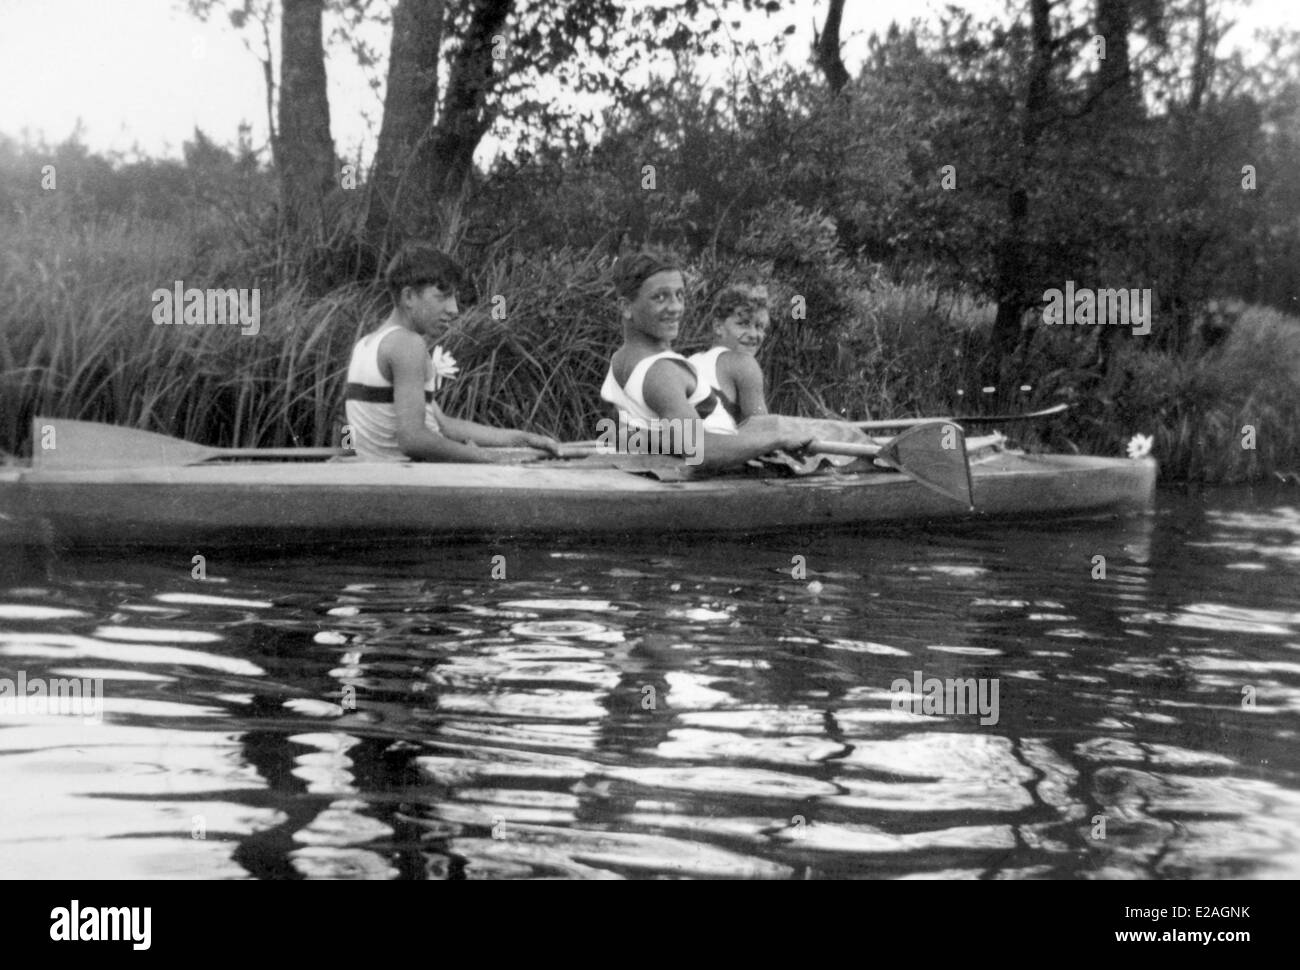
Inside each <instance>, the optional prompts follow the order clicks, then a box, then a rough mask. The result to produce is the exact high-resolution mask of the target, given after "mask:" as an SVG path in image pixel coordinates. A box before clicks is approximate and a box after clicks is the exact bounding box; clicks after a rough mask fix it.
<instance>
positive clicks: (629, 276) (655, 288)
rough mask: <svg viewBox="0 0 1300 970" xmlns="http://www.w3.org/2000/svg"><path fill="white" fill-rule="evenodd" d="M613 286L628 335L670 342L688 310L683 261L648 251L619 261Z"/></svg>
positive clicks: (656, 251) (659, 251)
mask: <svg viewBox="0 0 1300 970" xmlns="http://www.w3.org/2000/svg"><path fill="white" fill-rule="evenodd" d="M614 285H615V287H616V288H617V290H618V305H619V312H620V315H621V316H622V319H623V327H624V330H625V332H626V331H627V329H628V328H629V327H630V328H631V329H632V330H635V331H637V332H638V333H641V334H642V335H644V336H647V337H650V338H651V339H654V340H664V341H668V342H671V341H673V340H674V339H676V337H677V331H678V330H679V329H680V328H681V324H682V314H683V313H684V312H685V310H686V282H685V277H684V274H683V273H682V264H681V261H680V260H678V259H677V257H676V256H674V255H672V254H671V253H668V252H665V251H663V250H657V249H646V250H642V251H641V252H639V253H635V254H633V255H632V256H628V257H626V258H625V259H621V260H619V262H618V266H617V269H616V270H615V281H614Z"/></svg>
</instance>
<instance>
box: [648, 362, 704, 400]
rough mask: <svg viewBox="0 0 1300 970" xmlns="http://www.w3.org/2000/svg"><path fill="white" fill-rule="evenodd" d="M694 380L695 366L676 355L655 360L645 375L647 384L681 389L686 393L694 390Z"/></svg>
mask: <svg viewBox="0 0 1300 970" xmlns="http://www.w3.org/2000/svg"><path fill="white" fill-rule="evenodd" d="M695 381H696V376H695V368H694V367H693V366H692V365H691V364H690V362H689V361H685V360H682V359H680V358H678V357H665V358H664V359H663V360H656V361H655V362H654V363H653V364H651V365H650V369H649V370H648V371H646V375H645V382H646V385H647V386H650V385H655V386H657V387H664V388H668V387H671V388H674V389H681V390H682V391H683V392H685V393H686V394H688V395H689V394H691V393H693V392H694V391H695Z"/></svg>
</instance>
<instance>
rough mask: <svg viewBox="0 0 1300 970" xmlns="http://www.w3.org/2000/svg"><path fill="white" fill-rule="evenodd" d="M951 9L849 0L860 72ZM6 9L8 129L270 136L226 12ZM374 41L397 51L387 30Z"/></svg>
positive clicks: (166, 138)
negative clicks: (874, 48)
mask: <svg viewBox="0 0 1300 970" xmlns="http://www.w3.org/2000/svg"><path fill="white" fill-rule="evenodd" d="M960 5H961V6H965V7H967V8H968V9H971V10H973V11H974V12H976V13H980V14H993V13H995V12H996V11H998V10H1000V9H1002V4H1001V2H1000V0H969V2H966V3H963V4H960ZM941 6H942V5H941V4H940V3H937V2H935V0H893V2H877V0H848V3H847V5H846V9H845V16H844V26H843V30H842V34H843V37H844V40H845V43H844V60H845V62H846V64H847V65H848V67H849V70H850V71H851V72H854V71H855V70H856V67H857V66H858V65H859V64H860V63H861V59H862V55H863V52H864V51H865V50H866V38H867V36H868V35H869V34H870V33H871V32H872V31H878V30H879V31H883V30H884V29H885V28H887V27H888V25H889V23H890V22H891V21H892V20H895V19H909V20H910V19H912V18H913V17H917V18H921V19H928V18H930V17H932V16H933V15H934V13H935V12H936V11H937V10H938V9H940V8H941ZM0 9H3V12H4V20H3V27H0V91H3V92H5V95H4V97H3V98H0V134H4V135H8V136H11V137H15V138H19V139H23V138H26V139H28V140H37V139H39V138H43V139H44V140H45V141H47V142H50V143H56V142H59V141H62V140H63V139H64V138H66V137H67V136H68V135H70V134H71V133H72V132H73V131H74V129H76V128H77V126H78V124H80V126H81V129H82V136H81V137H82V140H83V141H84V142H85V143H86V144H88V145H89V146H90V147H91V148H92V149H94V150H96V151H101V152H121V153H124V154H125V155H126V157H127V158H131V157H134V156H135V154H137V153H141V154H144V155H149V156H153V157H179V156H180V152H181V146H182V144H183V143H184V142H185V141H186V140H187V139H188V138H190V137H191V136H192V134H193V132H194V129H195V128H196V127H198V128H201V129H203V131H204V133H205V134H207V135H208V136H209V137H211V138H212V139H213V140H214V141H216V142H217V143H219V144H233V143H234V142H235V139H236V136H237V132H238V129H239V125H240V123H241V122H247V123H248V124H249V125H250V126H251V128H252V137H253V143H254V144H255V145H262V144H265V141H266V132H267V124H266V107H265V101H266V89H265V86H264V83H263V78H262V68H261V65H260V64H259V62H258V60H257V59H256V57H254V55H253V54H251V53H250V52H249V51H248V50H247V49H246V48H245V46H244V42H243V39H242V38H241V34H240V33H238V32H236V31H235V30H233V29H232V28H231V27H230V26H229V24H228V22H227V21H226V20H225V18H224V17H218V18H216V19H214V20H213V22H211V23H203V22H201V21H199V20H197V19H196V18H194V17H193V16H191V15H190V14H189V13H187V12H186V10H185V8H184V4H183V3H182V2H181V0H0ZM825 11H826V4H825V2H824V0H808V2H807V3H806V5H804V6H802V7H801V8H800V9H799V11H798V12H791V13H786V14H781V15H777V16H775V17H773V18H772V19H771V20H768V21H764V20H763V19H762V17H761V15H759V20H758V23H757V25H756V27H755V30H756V31H758V32H759V33H760V34H761V35H767V34H769V33H770V32H774V30H773V28H775V29H777V30H779V29H780V27H782V26H785V25H786V24H793V25H794V26H795V28H796V33H795V34H794V35H793V36H792V37H791V38H790V43H789V47H788V55H787V56H788V57H789V58H790V59H793V60H805V59H806V58H807V56H808V50H809V45H810V44H811V42H812V26H813V24H814V23H816V24H819V25H820V24H821V22H822V21H823V20H824V19H825ZM751 16H752V15H751ZM1235 16H1236V17H1237V19H1238V21H1239V24H1240V26H1239V28H1238V30H1237V36H1236V39H1240V40H1242V41H1245V40H1246V38H1248V37H1249V35H1250V33H1251V32H1252V31H1253V29H1254V28H1255V27H1261V26H1282V25H1286V26H1292V27H1300V2H1297V0H1255V2H1254V3H1253V4H1251V6H1250V7H1248V8H1245V9H1244V10H1241V11H1239V12H1237V13H1236V15H1235ZM1230 39H1232V38H1230ZM375 41H376V42H377V47H378V49H380V50H381V51H383V52H384V53H385V54H386V53H387V47H388V39H387V36H386V30H382V29H381V30H378V31H377V33H376V36H375ZM277 57H278V55H277ZM327 73H328V76H329V88H330V90H329V96H330V114H331V118H330V121H331V125H330V127H331V132H332V134H333V136H334V140H335V145H336V148H337V150H338V152H339V153H340V154H341V155H344V156H345V157H355V156H356V154H357V152H358V149H360V150H361V151H362V153H363V156H368V155H369V153H370V151H371V148H372V146H373V141H374V132H375V131H377V124H378V119H379V117H380V113H381V112H380V109H381V104H382V103H381V101H380V96H379V95H378V94H376V92H375V91H373V90H372V89H371V87H370V85H369V84H368V83H367V80H366V75H365V74H364V73H363V72H362V71H361V70H360V69H359V68H358V67H357V66H356V63H355V60H354V59H353V58H352V56H351V55H350V54H349V53H348V52H346V51H343V50H337V51H332V52H331V54H330V57H329V59H328V61H327ZM370 125H373V126H376V128H374V129H372V128H371V127H369V126H370ZM486 150H488V151H491V146H490V145H489V146H486ZM481 160H482V159H480V161H481Z"/></svg>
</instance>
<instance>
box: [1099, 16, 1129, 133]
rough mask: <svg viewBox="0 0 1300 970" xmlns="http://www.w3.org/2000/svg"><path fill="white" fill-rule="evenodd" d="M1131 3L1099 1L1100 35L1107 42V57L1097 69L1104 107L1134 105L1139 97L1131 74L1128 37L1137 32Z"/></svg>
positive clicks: (1102, 105)
mask: <svg viewBox="0 0 1300 970" xmlns="http://www.w3.org/2000/svg"><path fill="white" fill-rule="evenodd" d="M1130 2H1131V0H1097V16H1096V28H1097V33H1098V34H1100V35H1101V36H1102V37H1104V38H1105V39H1106V56H1105V58H1103V59H1102V61H1101V63H1100V64H1099V66H1098V68H1097V74H1096V77H1095V79H1094V83H1095V84H1096V86H1097V89H1098V91H1099V93H1100V98H1101V107H1102V108H1103V110H1104V109H1105V108H1107V107H1112V106H1114V107H1118V106H1121V105H1129V104H1132V102H1133V99H1134V95H1135V94H1136V93H1137V92H1136V91H1135V90H1134V89H1133V86H1132V77H1131V75H1130V71H1129V56H1128V35H1129V33H1130V31H1132V29H1133V15H1132V12H1131V11H1130V9H1129V4H1130Z"/></svg>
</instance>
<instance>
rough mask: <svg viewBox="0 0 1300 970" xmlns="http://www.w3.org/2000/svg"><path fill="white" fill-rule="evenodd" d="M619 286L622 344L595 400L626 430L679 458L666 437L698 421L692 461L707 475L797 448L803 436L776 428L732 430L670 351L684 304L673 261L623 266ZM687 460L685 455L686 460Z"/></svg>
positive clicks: (632, 261) (677, 444) (658, 255)
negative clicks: (643, 434)
mask: <svg viewBox="0 0 1300 970" xmlns="http://www.w3.org/2000/svg"><path fill="white" fill-rule="evenodd" d="M616 277H617V278H616V284H615V285H616V287H617V289H618V307H619V315H620V317H621V318H622V324H623V344H622V346H621V347H619V348H618V350H616V351H615V352H614V356H613V358H612V359H611V360H610V366H609V373H608V374H607V375H606V377H605V383H604V385H603V386H602V387H601V391H600V396H601V397H602V398H604V399H605V400H606V401H608V402H609V403H610V404H612V405H613V406H614V407H615V408H616V409H617V410H618V413H619V419H620V421H622V422H625V423H626V424H627V425H628V426H630V427H633V428H637V429H641V430H649V431H650V432H651V433H654V434H660V435H661V441H662V442H663V444H662V445H661V447H662V450H663V452H664V453H669V452H671V453H674V454H684V452H683V450H682V439H681V437H680V436H678V437H677V440H673V436H671V435H669V434H667V433H666V431H667V429H668V422H672V423H675V424H677V425H678V426H679V427H680V426H682V423H684V422H698V424H697V425H696V428H697V429H699V430H701V431H702V434H700V435H696V436H694V438H693V440H695V441H699V442H701V447H700V454H699V455H698V456H697V457H698V459H699V460H700V463H701V465H702V466H703V467H705V468H709V469H719V468H727V467H732V466H737V465H742V464H744V463H745V462H746V461H748V460H749V459H751V458H755V457H757V456H759V455H762V454H766V453H768V452H771V451H776V450H778V449H789V450H797V449H799V448H801V447H802V446H803V445H805V444H807V442H808V440H809V438H808V436H804V435H791V434H789V433H786V432H783V431H781V430H779V429H772V430H737V428H736V423H735V421H734V419H732V417H731V415H730V414H728V413H727V411H726V409H725V408H723V407H722V406H721V405H720V404H719V402H718V398H717V395H716V394H714V393H713V391H712V389H711V388H710V387H709V386H708V385H707V384H705V383H704V382H703V381H702V380H700V379H699V378H698V377H697V375H696V373H695V370H694V368H693V367H692V366H691V364H690V362H689V361H688V360H687V359H686V358H685V357H683V356H682V355H681V354H679V353H676V352H675V351H673V349H672V342H673V340H675V339H676V338H677V332H678V330H679V329H680V327H681V322H682V315H683V313H684V311H685V308H686V304H685V300H686V284H685V281H684V278H683V274H682V269H681V265H680V264H679V263H678V262H677V261H676V259H674V258H673V257H672V256H670V255H668V254H666V253H662V252H657V251H645V252H640V253H637V254H636V255H634V256H630V257H628V258H626V259H623V260H620V262H619V266H618V270H617V274H616ZM687 457H688V458H689V457H690V456H687Z"/></svg>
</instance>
